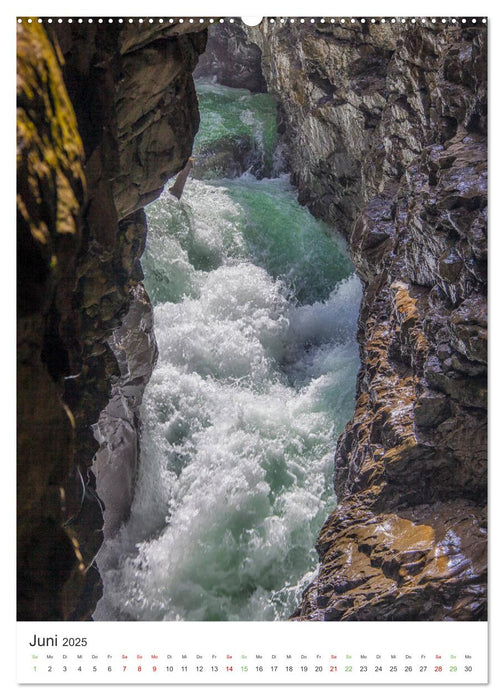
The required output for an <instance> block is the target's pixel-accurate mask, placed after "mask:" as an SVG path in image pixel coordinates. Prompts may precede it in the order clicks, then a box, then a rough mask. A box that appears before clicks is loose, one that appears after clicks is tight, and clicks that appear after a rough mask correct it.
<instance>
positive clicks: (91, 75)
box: [18, 22, 206, 620]
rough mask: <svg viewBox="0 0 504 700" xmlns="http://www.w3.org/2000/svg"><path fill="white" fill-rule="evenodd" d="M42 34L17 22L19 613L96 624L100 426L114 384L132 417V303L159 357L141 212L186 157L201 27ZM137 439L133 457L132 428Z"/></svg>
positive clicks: (83, 28)
mask: <svg viewBox="0 0 504 700" xmlns="http://www.w3.org/2000/svg"><path fill="white" fill-rule="evenodd" d="M44 26H47V25H44ZM48 32H49V33H50V35H49V38H48V35H46V33H45V31H44V29H43V28H42V27H41V26H40V25H38V23H35V22H34V23H32V24H28V23H27V22H23V23H22V24H19V25H18V37H19V38H18V193H19V194H18V240H19V254H18V264H19V274H18V280H19V283H20V288H19V326H18V344H19V351H18V363H19V370H18V406H19V414H18V426H19V429H18V441H19V448H18V488H19V496H18V566H19V585H18V589H19V598H18V603H19V605H18V619H28V620H30V619H31V620H35V619H40V620H53V619H54V620H56V619H89V616H90V614H91V613H92V611H93V609H94V606H95V604H96V601H97V599H98V598H99V597H100V595H101V582H100V577H99V574H98V571H97V569H96V567H95V565H94V564H93V562H94V557H95V555H96V553H97V551H98V549H99V547H100V545H101V542H102V540H103V532H102V528H103V504H102V502H101V500H100V498H99V497H98V495H97V493H96V478H95V475H94V474H93V472H92V471H91V465H92V460H93V457H94V454H95V453H96V451H97V448H98V443H97V442H96V439H95V438H94V436H93V425H94V424H96V423H97V422H98V420H99V417H100V413H101V411H102V410H103V409H104V408H105V406H106V405H107V403H108V401H109V398H110V395H111V391H112V402H114V403H116V402H117V401H118V400H119V401H120V402H122V405H123V407H126V406H128V405H129V407H130V408H131V410H132V412H130V413H129V414H127V415H125V416H123V418H124V421H125V423H124V427H126V425H127V424H133V423H134V422H135V420H136V414H135V408H136V407H135V406H134V405H130V404H132V403H133V404H134V400H133V399H132V398H131V396H130V395H129V392H130V388H131V387H128V386H127V385H128V381H129V380H128V377H129V376H130V374H131V366H132V361H131V358H130V360H128V359H125V357H124V347H123V346H120V345H119V346H115V344H114V337H115V338H116V339H117V340H118V342H119V343H122V342H123V341H124V339H125V336H126V337H127V338H129V339H130V340H131V334H129V335H128V332H127V330H128V325H127V324H128V321H127V323H126V330H125V331H124V332H123V333H122V334H121V333H120V332H119V333H118V334H116V335H115V336H114V337H113V338H111V334H112V333H113V332H114V331H116V330H117V329H118V328H119V326H120V325H121V321H122V319H123V317H124V316H125V315H126V314H127V312H128V308H129V306H130V302H131V299H134V300H135V310H134V312H132V313H136V315H137V317H136V321H135V323H139V324H140V329H142V322H141V321H140V319H139V318H138V314H139V313H140V311H141V312H142V313H143V314H145V318H146V322H145V323H144V326H143V330H144V331H145V336H146V337H145V339H144V344H145V343H146V344H147V345H149V343H150V359H151V360H153V359H154V356H155V353H154V352H153V350H152V333H151V330H150V329H149V321H148V319H149V317H150V313H151V310H150V304H149V302H148V298H147V295H146V293H145V290H143V289H142V286H141V279H142V276H143V275H142V270H141V267H140V263H139V259H140V256H141V254H142V251H143V247H144V243H145V235H146V223H145V215H144V212H143V209H142V207H143V205H145V204H147V203H148V202H150V201H152V200H153V199H154V198H155V197H156V196H158V194H159V193H160V192H161V190H162V188H163V185H164V183H165V182H166V180H167V179H168V178H169V177H171V176H172V175H174V174H175V173H177V172H178V171H179V170H181V169H182V168H183V166H184V165H185V163H186V161H187V159H188V157H189V155H190V153H191V148H192V143H193V139H194V136H195V133H196V131H197V128H198V122H199V116H198V109H197V100H196V94H195V89H194V83H193V79H192V71H193V69H194V67H195V65H196V62H197V59H198V55H199V54H200V53H201V52H202V51H203V49H204V46H205V41H206V29H205V27H204V25H203V27H202V26H201V25H200V26H198V27H197V28H196V27H192V26H189V24H188V23H186V24H185V25H183V26H182V25H178V26H173V27H172V26H169V25H164V24H163V25H161V24H160V25H155V26H154V25H149V24H147V23H145V24H142V25H141V24H139V23H135V24H134V25H130V24H128V25H119V24H114V25H113V26H108V27H106V28H105V27H104V26H100V25H99V24H98V23H97V22H95V23H93V24H92V25H91V24H86V25H84V24H82V25H79V24H77V23H74V24H71V25H70V24H64V25H59V26H58V27H54V28H53V29H50V28H49V29H48ZM84 192H86V194H84ZM132 290H135V291H132ZM138 304H139V305H138ZM133 341H134V342H132V343H130V345H131V347H132V348H133V350H134V351H136V350H135V348H137V346H138V342H139V341H138V338H136V339H133ZM126 344H127V343H126ZM123 345H124V343H123ZM128 362H129V366H130V369H129V370H125V371H123V370H124V369H125V367H126V365H128ZM140 374H142V373H140ZM148 375H149V372H148V371H147V370H146V369H144V372H143V374H142V378H141V379H140V378H139V377H138V376H137V377H136V380H140V382H141V381H145V382H146V381H147V380H148ZM112 387H113V389H112ZM120 391H123V396H122V398H120V399H118V393H120ZM136 391H137V392H138V393H141V387H140V386H139V385H138V386H137V387H136ZM111 410H113V408H112V409H111ZM130 449H131V450H132V451H133V454H132V455H131V454H130V458H131V459H130V461H129V465H130V467H131V465H132V463H133V462H134V461H135V459H134V455H135V454H136V452H135V451H136V449H137V448H136V438H135V439H133V440H132V441H131V445H130ZM121 457H124V454H122V455H121ZM126 466H127V465H126ZM130 467H128V468H127V469H126V468H125V473H124V475H121V476H120V480H122V481H123V482H124V483H126V484H127V483H128V480H130V481H131V480H132V479H134V473H133V474H132V473H131V469H130ZM135 468H136V465H135ZM105 490H106V489H105ZM125 491H126V492H127V488H125ZM127 508H128V505H127V504H125V503H123V504H122V509H123V512H127Z"/></svg>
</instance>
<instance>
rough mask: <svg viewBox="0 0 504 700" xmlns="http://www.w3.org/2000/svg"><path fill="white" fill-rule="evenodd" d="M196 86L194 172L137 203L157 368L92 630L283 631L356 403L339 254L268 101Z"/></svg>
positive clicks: (307, 577) (352, 307)
mask: <svg viewBox="0 0 504 700" xmlns="http://www.w3.org/2000/svg"><path fill="white" fill-rule="evenodd" d="M197 88H198V94H199V101H200V110H201V119H202V120H201V125H200V132H199V134H198V137H197V139H196V142H195V147H194V155H195V168H194V177H192V178H190V179H189V180H188V182H187V185H186V188H185V190H184V193H183V197H182V199H181V200H180V201H178V200H177V199H175V197H173V196H172V195H171V194H170V193H169V191H168V186H167V187H166V188H165V191H164V194H163V195H162V196H161V197H160V198H159V199H158V200H157V201H156V202H154V203H153V204H151V205H150V206H149V207H148V208H147V216H148V225H149V232H148V242H147V248H146V251H145V253H144V256H143V259H142V265H143V268H144V270H145V286H146V288H147V290H148V292H149V295H150V297H151V300H152V303H153V306H154V318H155V333H156V338H157V342H158V346H159V359H158V362H157V366H156V368H155V370H154V373H153V376H152V379H151V381H150V384H149V385H148V387H147V390H146V393H145V396H144V400H143V406H142V422H143V431H142V438H141V456H140V468H139V478H138V482H137V485H136V492H135V498H134V502H133V505H132V509H131V515H130V518H129V520H128V521H127V523H125V525H123V527H122V528H121V530H120V532H119V533H118V534H117V536H116V537H115V538H113V539H110V540H108V541H106V542H105V545H104V546H103V548H102V551H101V552H100V554H99V557H98V563H99V567H100V572H101V575H102V578H103V581H104V596H103V598H102V600H101V601H100V603H99V604H98V607H97V610H96V612H95V614H94V619H96V620H117V619H119V620H162V619H165V620H174V619H181V620H275V619H286V618H287V617H288V616H289V615H290V614H291V613H292V612H293V611H294V609H295V608H296V605H298V604H299V601H300V597H301V593H302V591H303V589H304V588H305V587H306V586H307V584H308V583H309V582H310V581H311V579H312V578H313V575H314V573H315V570H316V566H317V554H316V552H315V548H314V544H315V541H316V538H317V534H318V532H319V530H320V528H321V526H322V524H323V522H324V520H325V518H326V517H327V515H328V514H329V512H330V511H331V510H332V508H333V507H334V493H333V486H332V478H333V460H334V450H335V444H336V439H337V437H338V435H339V434H340V433H341V431H342V430H343V428H344V425H345V423H346V422H347V421H348V420H349V419H350V417H351V415H352V412H353V408H354V400H355V381H356V374H357V370H358V367H359V355H358V346H357V342H356V340H355V336H356V327H357V317H358V312H359V305H360V299H361V285H360V282H359V280H358V278H357V276H356V275H355V274H354V272H353V267H352V264H351V262H350V260H349V258H348V255H347V252H346V244H345V242H344V241H343V239H342V238H341V237H340V236H339V235H338V233H337V232H335V231H333V230H331V229H330V228H329V227H328V226H327V225H325V224H323V223H322V222H320V221H317V220H316V219H314V218H313V217H312V216H311V214H310V213H309V212H308V210H307V209H306V208H304V207H301V206H300V205H299V204H298V202H297V193H296V190H295V189H294V188H293V187H292V186H291V185H290V184H289V178H288V175H286V174H285V173H282V169H283V168H282V159H281V152H280V150H279V149H278V148H277V137H276V110H275V103H274V101H273V99H272V98H271V97H270V96H268V95H265V94H258V95H252V94H251V93H249V92H248V91H246V90H237V89H232V88H224V87H222V86H220V85H216V84H209V83H202V82H198V85H197ZM255 175H259V176H260V178H259V179H258V178H256V177H255ZM264 175H266V177H264Z"/></svg>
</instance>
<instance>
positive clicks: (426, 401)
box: [247, 22, 487, 620]
mask: <svg viewBox="0 0 504 700" xmlns="http://www.w3.org/2000/svg"><path fill="white" fill-rule="evenodd" d="M247 34H248V36H249V39H250V40H253V41H254V42H256V43H257V45H258V46H260V47H261V50H262V66H263V71H264V75H265V77H266V81H267V83H268V88H269V90H271V91H272V92H273V94H275V95H277V97H278V99H279V100H280V102H281V106H282V110H283V114H284V119H285V127H286V139H287V142H288V144H289V165H290V170H291V172H292V176H293V180H294V182H295V183H296V185H297V186H298V188H299V193H300V200H301V201H302V202H303V203H306V204H307V205H308V206H309V208H310V209H311V210H312V211H313V213H314V214H315V215H317V216H320V217H322V218H324V219H325V220H327V221H329V222H330V223H332V224H333V225H335V226H336V227H338V228H339V229H340V230H341V231H342V232H343V233H344V234H345V235H346V236H347V237H348V239H349V242H350V250H351V255H352V258H353V260H354V262H355V265H356V269H357V272H358V274H359V276H360V278H361V280H362V282H363V286H364V296H363V301H362V307H361V314H360V320H359V341H360V346H361V369H360V372H359V376H358V384H357V403H356V409H355V413H354V416H353V418H352V420H351V421H350V423H349V424H348V425H347V427H346V429H345V431H344V433H343V435H342V436H341V437H340V439H339V441H338V446H337V452H336V458H335V477H334V483H335V491H336V494H337V497H338V506H337V507H336V509H335V510H334V511H333V513H332V514H331V515H330V516H329V518H328V520H327V522H326V523H325V525H324V527H323V529H322V531H321V533H320V536H319V539H318V542H317V549H318V552H319V556H320V569H319V573H318V575H317V577H316V579H315V580H314V581H313V582H312V584H311V585H310V586H309V587H308V589H307V590H306V591H305V592H304V595H303V600H302V603H301V605H300V607H299V609H298V610H296V611H295V613H294V614H293V619H296V620H421V619H429V620H478V619H485V616H486V546H487V539H486V509H485V508H486V495H487V478H486V475H487V462H486V444H487V413H486V407H487V371H486V365H487V356H486V347H487V345H486V340H487V328H486V318H487V314H486V205H487V179H486V157H487V154H486V31H485V27H484V26H483V25H482V24H481V23H480V24H479V26H477V27H470V28H469V27H467V28H464V27H463V26H462V25H461V24H460V23H459V22H457V23H456V24H455V25H453V26H449V27H446V26H441V25H437V26H436V27H433V26H431V27H429V28H426V27H421V26H416V27H412V26H411V25H408V26H407V27H403V26H400V25H399V23H397V24H396V25H395V26H394V25H392V24H391V23H387V25H386V26H379V25H375V26H373V25H372V24H370V23H367V24H366V26H365V27H360V26H350V25H347V26H345V27H343V26H331V25H329V24H325V23H324V24H322V23H320V22H319V23H317V24H316V25H315V26H306V25H305V26H300V25H299V24H296V25H290V24H284V25H283V26H282V25H280V24H279V23H278V22H276V23H275V24H274V25H272V24H270V23H268V22H263V23H262V24H261V25H260V27H259V28H254V29H247Z"/></svg>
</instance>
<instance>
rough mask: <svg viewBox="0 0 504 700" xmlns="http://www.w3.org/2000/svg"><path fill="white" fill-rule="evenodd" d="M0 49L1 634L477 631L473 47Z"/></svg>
mask: <svg viewBox="0 0 504 700" xmlns="http://www.w3.org/2000/svg"><path fill="white" fill-rule="evenodd" d="M16 22H17V25H16V26H17V283H18V288H17V460H18V463H17V604H18V607H17V620H18V621H20V622H68V623H70V622H82V623H84V622H85V623H90V624H89V625H86V626H85V629H86V630H90V629H92V628H93V626H94V624H95V623H102V622H107V623H111V622H123V623H136V622H164V623H166V622H205V623H206V622H208V623H211V622H275V623H281V622H287V621H288V622H289V624H290V627H291V628H292V630H293V632H292V634H298V629H299V625H295V624H294V623H296V622H359V623H360V622H390V623H393V622H420V621H421V622H426V621H427V622H437V623H439V622H443V623H448V622H457V623H460V622H481V621H486V620H487V587H486V581H487V518H486V506H487V229H486V222H487V53H486V52H487V22H486V19H485V18H482V17H479V16H476V17H474V18H473V17H467V18H466V17H438V18H431V17H427V18H422V17H382V16H378V15H376V16H375V17H362V18H361V17H315V18H312V17H304V18H303V17H264V18H262V19H261V20H260V21H259V20H258V21H257V22H256V23H253V22H251V21H250V22H247V21H245V20H242V19H241V18H240V17H235V18H233V17H225V18H222V17H202V18H200V17H182V18H179V17H138V16H136V17H126V16H125V17H118V16H114V17H109V16H103V17H99V16H93V17H77V16H76V17H60V18H57V17H53V18H49V17H20V18H17V20H16ZM275 626H276V625H273V627H275ZM305 627H308V628H311V626H309V625H307V626H305ZM36 634H37V633H36ZM51 638H52V637H51ZM30 639H33V632H31V637H30ZM37 644H39V643H38V642H37V636H35V641H34V644H33V645H31V646H34V645H37ZM156 658H157V657H156ZM320 663H321V664H322V662H320ZM324 663H325V662H324ZM466 666H467V664H466ZM261 668H262V667H261ZM322 668H324V672H325V668H326V667H325V666H322V665H320V669H322ZM366 668H367V667H366ZM460 668H461V667H460ZM460 672H462V671H460ZM326 682H327V681H326Z"/></svg>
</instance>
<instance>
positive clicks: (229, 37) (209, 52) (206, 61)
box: [194, 20, 267, 92]
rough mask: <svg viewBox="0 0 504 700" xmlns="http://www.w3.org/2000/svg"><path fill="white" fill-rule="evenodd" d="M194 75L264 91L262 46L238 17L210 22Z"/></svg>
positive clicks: (229, 85) (251, 89)
mask: <svg viewBox="0 0 504 700" xmlns="http://www.w3.org/2000/svg"><path fill="white" fill-rule="evenodd" d="M194 77H195V78H207V79H208V78H210V79H213V80H215V81H216V82H217V83H220V85H227V86H228V87H235V88H245V89H247V90H250V92H266V91H267V85H266V81H265V80H264V76H263V73H262V68H261V50H260V49H259V47H258V46H257V45H256V44H255V43H252V42H251V41H250V40H249V39H248V37H247V34H246V31H245V28H244V27H243V26H242V23H241V21H240V20H235V22H234V23H230V22H225V23H224V24H216V25H213V26H212V27H211V28H210V29H209V31H208V44H207V47H206V50H205V53H204V54H203V56H202V57H201V60H200V61H199V63H198V66H197V68H196V70H195V71H194Z"/></svg>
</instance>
